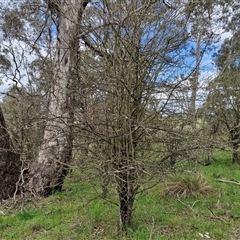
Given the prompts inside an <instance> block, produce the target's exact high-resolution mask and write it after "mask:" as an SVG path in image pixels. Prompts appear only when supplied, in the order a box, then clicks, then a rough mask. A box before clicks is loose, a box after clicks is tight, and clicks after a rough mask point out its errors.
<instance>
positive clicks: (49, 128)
mask: <svg viewBox="0 0 240 240" xmlns="http://www.w3.org/2000/svg"><path fill="white" fill-rule="evenodd" d="M89 1H90V0H87V1H86V0H85V1H84V0H69V1H58V4H56V7H55V8H56V9H55V10H56V13H57V14H58V18H59V25H58V36H57V44H56V55H55V61H54V62H55V65H54V69H53V71H54V72H53V79H52V81H51V82H52V86H51V92H50V100H49V109H48V118H47V122H46V128H45V132H44V137H43V142H42V145H41V147H40V151H39V154H38V157H37V159H36V161H35V162H34V164H33V166H32V167H31V169H30V172H29V177H30V179H29V181H28V184H27V188H28V190H30V191H31V192H32V193H34V194H38V195H44V196H47V195H49V194H51V193H52V192H54V191H56V190H61V189H62V185H63V181H64V179H65V176H66V174H67V172H68V170H69V163H70V161H71V158H72V148H73V133H72V127H73V121H74V120H73V114H74V112H73V106H74V88H75V87H74V86H76V85H75V84H76V81H77V79H78V50H79V37H80V21H81V19H82V16H83V13H84V10H85V8H86V6H87V4H88V2H89ZM51 7H52V5H51Z"/></svg>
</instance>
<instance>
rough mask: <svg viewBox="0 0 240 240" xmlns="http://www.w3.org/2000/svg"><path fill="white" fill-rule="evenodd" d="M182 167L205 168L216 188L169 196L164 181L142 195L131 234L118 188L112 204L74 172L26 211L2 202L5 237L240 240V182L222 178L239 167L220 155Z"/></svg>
mask: <svg viewBox="0 0 240 240" xmlns="http://www.w3.org/2000/svg"><path fill="white" fill-rule="evenodd" d="M177 168H178V172H179V171H180V172H181V173H182V174H185V175H187V174H194V173H195V172H201V173H202V174H203V176H204V177H205V178H206V180H207V181H208V183H209V184H210V185H211V186H212V187H213V189H214V190H213V191H212V192H211V193H210V194H208V195H205V196H200V197H199V196H198V197H194V196H193V197H190V198H187V199H178V198H170V197H166V196H163V195H162V194H161V189H162V187H163V183H159V184H158V185H157V186H155V187H154V188H152V189H149V190H148V191H146V192H144V193H141V194H139V195H137V197H136V202H135V210H134V221H133V227H132V229H129V230H128V237H126V236H121V235H117V225H118V207H117V206H116V205H115V204H114V203H112V202H116V199H115V195H116V193H115V190H114V189H110V193H109V196H110V200H111V201H112V202H111V201H105V200H103V199H101V198H99V197H98V196H99V193H98V189H97V188H96V187H95V186H94V185H91V184H89V183H83V182H81V181H78V179H79V175H78V176H77V175H76V174H73V175H72V176H70V177H69V178H68V179H67V181H66V183H65V190H64V191H63V192H60V193H56V194H54V195H52V196H50V197H48V198H39V199H32V198H27V199H26V202H25V208H24V209H25V210H24V211H23V212H21V211H20V207H21V199H20V198H18V199H17V201H16V203H15V204H14V201H13V200H8V201H6V202H3V203H2V204H1V206H0V239H18V240H19V239H24V240H25V239H54V240H57V239H61V240H62V239H78V240H79V239H100V240H103V239H119V240H121V239H136V240H141V239H142V240H146V239H156V240H157V239H166V240H167V239H182V240H188V239H189V240H190V239H191V240H194V239H214V240H218V239H219V240H220V239H224V240H230V239H240V201H239V196H240V186H239V185H236V184H232V183H223V182H218V181H217V179H224V180H236V179H238V180H240V171H239V170H240V166H239V165H232V164H231V161H230V159H229V156H228V154H227V155H225V154H224V153H218V154H217V155H216V156H215V160H214V161H213V162H212V163H211V165H209V166H201V165H193V164H189V163H184V164H183V163H182V164H180V165H179V166H177ZM167 179H168V177H167ZM169 179H170V178H169ZM111 196H112V197H111Z"/></svg>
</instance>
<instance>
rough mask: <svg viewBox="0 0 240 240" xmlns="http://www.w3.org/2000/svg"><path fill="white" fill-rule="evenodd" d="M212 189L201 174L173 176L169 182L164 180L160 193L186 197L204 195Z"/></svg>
mask: <svg viewBox="0 0 240 240" xmlns="http://www.w3.org/2000/svg"><path fill="white" fill-rule="evenodd" d="M212 191H213V188H212V187H211V186H209V184H208V183H207V181H206V179H205V178H204V177H203V175H202V174H194V175H184V176H175V178H174V179H173V180H172V181H171V182H166V183H165V185H164V187H163V189H162V194H163V195H164V196H169V197H174V198H188V197H192V196H201V195H206V194H208V193H210V192H212Z"/></svg>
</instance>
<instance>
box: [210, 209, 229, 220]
mask: <svg viewBox="0 0 240 240" xmlns="http://www.w3.org/2000/svg"><path fill="white" fill-rule="evenodd" d="M207 209H208V210H209V211H210V212H211V214H212V215H213V216H214V218H216V219H218V220H220V221H222V222H225V223H227V222H226V221H225V220H224V219H223V218H221V217H218V216H217V215H216V214H215V213H214V212H213V211H212V209H211V208H210V207H207Z"/></svg>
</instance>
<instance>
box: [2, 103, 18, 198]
mask: <svg viewBox="0 0 240 240" xmlns="http://www.w3.org/2000/svg"><path fill="white" fill-rule="evenodd" d="M20 173H21V161H20V157H19V155H18V154H17V153H15V151H14V149H13V145H12V142H11V139H10V136H9V134H8V131H7V127H6V123H5V119H4V117H3V112H2V109H1V108H0V200H3V199H7V198H9V197H12V196H13V195H14V192H15V191H16V190H17V189H18V188H17V187H18V186H17V185H16V184H17V182H18V180H19V178H20Z"/></svg>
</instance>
